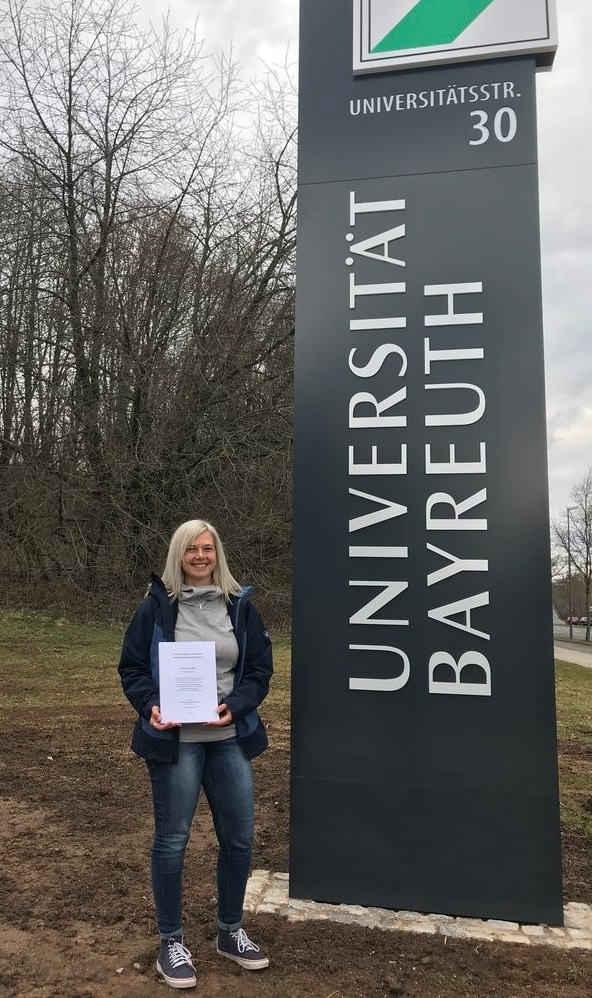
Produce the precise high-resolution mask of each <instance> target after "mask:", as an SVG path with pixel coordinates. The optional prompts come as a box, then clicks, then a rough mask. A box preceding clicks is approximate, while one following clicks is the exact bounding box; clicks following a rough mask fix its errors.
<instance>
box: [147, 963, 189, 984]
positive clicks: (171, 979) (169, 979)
mask: <svg viewBox="0 0 592 998" xmlns="http://www.w3.org/2000/svg"><path fill="white" fill-rule="evenodd" d="M156 969H157V971H158V973H159V974H160V975H161V976H162V977H164V979H165V981H166V983H167V984H168V986H169V988H194V987H195V985H196V984H197V977H195V976H194V977H186V978H184V980H181V981H180V980H178V979H177V978H175V977H167V975H166V974H165V972H164V970H163V969H162V967H161V966H160V960H157V961H156Z"/></svg>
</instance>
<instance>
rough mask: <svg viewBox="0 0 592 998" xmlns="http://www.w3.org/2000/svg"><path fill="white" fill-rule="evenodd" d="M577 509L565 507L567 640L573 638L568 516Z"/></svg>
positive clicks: (575, 507)
mask: <svg viewBox="0 0 592 998" xmlns="http://www.w3.org/2000/svg"><path fill="white" fill-rule="evenodd" d="M574 509H577V506H568V507H567V602H568V603H569V638H570V641H571V639H572V638H573V623H572V619H571V618H572V608H571V543H570V537H569V514H570V513H571V512H573V510H574Z"/></svg>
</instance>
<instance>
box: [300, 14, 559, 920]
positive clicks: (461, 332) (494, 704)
mask: <svg viewBox="0 0 592 998" xmlns="http://www.w3.org/2000/svg"><path fill="white" fill-rule="evenodd" d="M337 7H340V8H341V5H340V4H334V3H328V4H326V5H325V4H323V5H315V4H313V3H311V2H305V3H303V4H302V31H303V36H302V58H303V65H302V88H303V89H302V98H301V100H302V108H301V109H302V121H301V185H300V189H299V243H298V286H297V341H296V425H295V493H294V621H293V736H292V777H293V784H292V792H293V801H292V818H291V822H292V829H291V868H290V875H291V880H290V889H291V892H292V894H294V895H296V896H308V897H310V896H312V897H317V898H319V899H324V900H339V901H353V902H357V903H365V904H380V905H383V906H386V907H397V908H398V907H409V908H413V909H419V910H427V909H431V910H433V911H448V912H450V913H457V914H467V915H468V914H473V915H481V916H490V917H504V918H511V919H517V918H521V919H524V920H528V921H537V920H542V921H556V922H559V921H561V884H560V851H559V823H558V801H557V762H556V744H555V714H554V688H553V650H552V624H551V620H552V615H551V595H550V560H549V538H548V526H549V525H548V506H547V478H546V438H545V411H544V375H543V348H542V328H541V325H542V324H541V302H540V263H539V233H538V192H537V173H536V163H535V161H536V147H535V128H534V98H533V91H534V82H533V76H534V65H533V64H532V63H529V62H528V61H523V60H521V61H519V62H517V63H511V64H510V63H506V64H499V65H497V66H495V65H493V64H483V65H481V66H471V67H460V69H459V68H458V67H457V68H456V69H455V70H454V73H455V74H458V73H459V72H460V70H461V69H462V70H463V72H464V71H465V70H466V72H467V73H470V74H471V78H472V79H474V80H479V79H481V80H483V81H488V80H491V79H494V78H496V74H497V77H498V78H499V79H504V78H506V77H507V78H511V79H512V80H514V81H518V80H520V81H521V82H520V84H519V86H520V92H521V93H523V94H524V95H530V96H528V98H527V97H524V98H521V100H522V101H523V103H521V104H520V113H519V114H517V126H518V127H517V133H516V136H515V138H514V139H513V140H512V141H508V142H506V141H499V139H497V138H495V137H493V138H492V140H491V141H489V142H487V143H484V145H483V146H477V147H471V146H469V145H468V140H467V137H466V134H465V133H464V132H463V128H465V127H466V124H467V115H468V113H469V111H470V109H468V108H467V107H464V106H462V105H461V106H457V107H456V108H455V109H454V113H452V112H451V111H450V109H449V108H440V109H438V114H435V116H434V119H433V121H431V120H430V119H428V118H426V117H425V114H426V112H425V111H419V110H418V111H417V112H416V113H415V115H414V114H413V112H410V114H409V117H405V118H404V121H405V126H404V127H405V129H406V131H405V135H404V141H403V139H402V133H401V132H400V131H399V132H397V136H396V141H395V136H394V133H393V131H392V129H391V127H390V123H391V120H392V119H387V118H386V117H380V116H376V115H375V116H368V117H367V118H365V119H363V118H362V116H360V117H359V118H353V117H351V116H349V118H348V119H347V120H346V119H343V118H340V117H339V116H340V113H341V112H340V110H339V109H340V107H341V104H342V98H343V95H344V89H345V88H346V87H351V85H352V84H353V82H354V81H353V79H351V78H350V76H349V74H348V68H347V63H346V61H344V58H342V55H343V53H342V47H343V46H342V43H341V41H340V42H339V45H338V46H337V47H336V48H335V50H334V53H333V59H332V60H331V59H329V64H330V66H329V68H327V66H326V64H325V63H324V62H323V65H322V66H321V50H320V47H319V44H318V42H317V40H316V39H317V34H316V32H317V31H318V28H319V22H320V21H322V19H323V18H324V17H325V16H327V17H329V14H331V15H332V23H333V24H334V23H335V18H336V19H337V21H338V22H339V25H340V27H339V31H343V32H346V27H345V26H346V25H347V24H349V21H348V17H347V16H346V15H345V13H344V12H343V10H341V11H340V12H339V11H337ZM317 8H322V10H319V9H317ZM313 28H314V31H313ZM339 31H338V38H339V37H340V36H339ZM349 51H350V48H349V47H348V45H345V52H346V57H348V56H349ZM324 58H325V57H323V59H324ZM331 66H332V68H333V71H334V75H332V74H331V72H330V67H331ZM506 70H508V72H506ZM445 72H448V71H445V70H442V69H437V70H435V69H434V70H430V71H424V72H422V73H421V74H418V73H409V74H393V75H392V76H391V77H390V81H392V80H393V78H394V77H395V76H396V78H397V81H398V84H397V85H398V86H399V87H403V88H404V89H405V88H406V89H409V88H410V87H411V86H412V85H413V86H415V85H416V84H415V83H413V84H412V83H411V82H410V81H411V78H413V79H414V80H415V79H416V78H417V77H418V76H419V75H421V77H422V81H423V82H422V84H421V85H422V87H425V88H428V89H430V88H435V87H436V84H437V83H439V82H441V77H442V74H443V73H445ZM321 77H322V79H323V80H324V81H325V83H324V84H323V86H324V89H322V91H321V92H319V96H318V100H317V102H316V104H315V102H314V99H313V97H314V92H315V87H316V88H318V85H319V84H318V82H316V83H314V81H318V80H319V79H321ZM455 78H456V79H457V80H458V79H459V77H458V75H455ZM311 80H312V81H313V83H314V86H313V83H311ZM377 81H378V82H379V83H380V86H381V87H383V88H384V86H385V77H374V78H372V79H370V78H367V79H364V80H362V81H355V83H356V85H357V84H358V83H363V84H364V85H372V86H374V87H376V86H377ZM405 81H407V82H405ZM516 86H518V83H516ZM497 107H498V110H499V105H498V106H497ZM402 120H403V119H401V121H402ZM397 121H399V119H397ZM413 122H415V124H413ZM428 122H429V124H426V123H428ZM488 122H489V125H491V123H492V118H491V117H489V118H488ZM461 126H462V127H461ZM401 127H403V126H401ZM424 128H425V129H426V130H425V132H424V131H423V130H424ZM503 134H504V135H505V134H506V133H505V132H504V133H503ZM418 136H419V137H420V138H421V141H420V138H418ZM435 137H436V138H435ZM436 139H437V141H436ZM352 192H355V198H356V201H357V203H361V202H385V201H399V202H404V203H405V207H404V209H402V208H401V209H399V210H397V211H390V212H388V211H385V212H375V211H374V212H372V211H369V212H363V213H359V214H358V215H357V217H356V225H355V227H354V228H353V229H352V227H351V225H350V221H351V219H350V197H351V193H352ZM403 223H404V224H405V234H404V236H402V237H401V238H399V239H395V240H393V241H392V243H389V249H390V250H392V253H393V255H395V256H396V257H397V258H400V259H401V260H403V261H404V263H405V267H404V268H403V267H398V266H394V265H392V264H388V263H385V262H384V261H381V260H376V259H369V258H365V257H363V256H361V255H360V254H359V253H356V254H354V255H355V261H356V262H355V264H353V265H352V266H350V265H348V263H347V262H346V260H347V259H350V258H351V259H353V257H351V256H350V254H351V242H348V240H347V236H348V234H349V233H352V232H353V234H354V237H355V238H354V242H359V240H363V239H367V238H369V237H372V236H374V237H375V236H377V235H378V234H379V233H381V232H383V231H385V230H387V229H389V228H390V227H393V226H397V225H400V224H403ZM352 273H354V274H355V281H356V284H357V285H361V284H375V283H381V282H382V283H384V282H404V284H405V292H404V293H399V294H396V295H395V294H390V295H385V294H382V295H377V294H374V295H363V296H359V298H358V299H357V300H356V308H355V309H353V310H352V309H351V308H350V284H349V282H350V275H351V274H352ZM479 283H480V284H481V285H482V291H481V292H480V293H477V292H475V293H471V294H463V295H462V296H460V297H459V298H458V299H457V303H456V311H457V312H482V313H483V322H482V323H479V324H471V325H440V326H437V327H432V326H429V325H426V317H429V316H430V315H437V314H442V313H443V312H445V311H446V308H445V307H444V305H445V301H444V299H443V298H442V297H436V296H428V295H426V293H425V289H426V286H431V285H453V284H479ZM392 316H404V317H405V321H406V325H405V328H393V329H385V328H382V327H381V325H380V323H379V322H376V323H375V326H373V327H372V328H368V329H363V330H361V329H357V328H350V321H351V320H352V319H357V320H360V319H362V318H363V319H369V320H372V321H374V320H380V319H383V320H384V319H386V318H388V317H392ZM427 321H428V322H429V319H428V320H427ZM426 337H429V338H430V342H431V344H432V348H439V349H446V350H454V349H470V348H472V349H482V350H483V357H482V358H480V359H476V358H472V359H465V360H462V361H459V360H446V361H438V362H437V363H435V364H434V365H433V367H432V372H431V373H430V374H426V371H425V358H424V341H425V339H426ZM384 344H393V345H396V346H397V347H400V348H401V349H402V350H403V351H404V353H405V356H406V360H407V371H406V374H405V376H404V377H399V376H398V375H399V370H400V363H398V362H397V361H396V360H395V358H394V357H393V356H390V357H388V358H386V359H385V360H384V362H383V363H382V364H381V365H380V368H379V369H378V370H377V371H376V372H375V373H374V374H373V375H372V376H371V377H367V378H364V379H361V378H360V377H359V376H356V375H355V374H354V373H352V371H351V369H350V367H349V364H348V358H349V356H350V351H351V350H352V349H353V348H356V350H357V353H356V355H355V356H356V364H357V366H358V368H360V367H361V366H363V365H365V364H367V363H368V361H369V359H370V358H371V357H372V356H373V355H374V356H376V353H375V351H376V350H377V349H378V348H379V347H380V346H381V345H384ZM436 383H439V384H469V385H474V386H476V389H478V390H479V391H481V392H483V395H484V398H485V411H484V413H483V415H482V416H481V418H480V419H479V420H478V421H477V422H475V423H473V424H469V425H458V426H427V425H426V417H427V416H428V415H436V414H444V415H445V414H450V413H461V412H464V411H468V409H470V408H471V407H472V403H470V402H469V401H468V399H469V398H473V399H474V398H475V397H476V392H472V393H471V392H468V390H467V389H461V388H453V389H439V390H437V391H436V390H434V389H432V388H430V387H429V386H430V385H432V384H436ZM403 386H404V387H405V388H406V392H407V395H406V398H405V400H404V401H402V402H401V403H400V405H399V406H397V407H395V408H394V409H393V410H392V412H393V413H395V412H397V413H403V414H404V415H405V416H406V426H404V427H397V428H394V427H393V428H388V429H387V428H384V427H381V428H372V429H370V428H352V429H350V428H349V425H348V411H349V405H350V399H351V398H352V396H353V395H354V394H356V393H359V392H361V391H368V392H370V393H372V394H374V396H375V398H376V399H378V400H382V399H385V398H387V397H388V396H389V395H391V394H392V393H393V392H395V391H397V390H399V389H400V388H402V387H403ZM368 411H369V410H368ZM389 411H390V410H389ZM481 443H484V444H485V446H486V454H487V462H486V464H487V467H486V472H485V473H484V474H454V475H453V474H441V475H427V474H426V467H425V447H426V445H427V444H430V445H431V446H432V448H433V452H434V454H435V455H437V457H438V459H439V460H445V458H446V455H447V454H448V448H449V445H450V444H455V445H456V447H457V449H458V459H459V460H460V459H463V460H466V461H468V460H474V459H475V458H476V456H477V454H478V451H479V447H480V444H481ZM403 444H404V445H405V446H406V447H407V453H408V467H407V473H406V474H405V475H392V474H390V475H387V474H379V475H358V476H352V475H350V474H349V469H348V448H349V447H350V446H353V447H354V449H355V453H356V456H357V457H356V459H357V460H358V461H361V460H362V456H363V455H368V457H367V458H366V460H369V459H370V458H369V455H370V453H371V448H372V447H373V446H377V447H378V453H379V455H380V461H381V462H385V461H387V460H388V459H389V458H390V459H391V460H393V461H394V460H396V457H397V455H398V454H400V451H401V446H402V445H403ZM352 489H354V490H355V491H357V492H363V493H365V494H366V495H373V496H376V497H380V498H381V499H383V500H384V501H385V502H388V501H391V502H398V503H400V504H402V505H403V506H405V507H406V508H407V512H406V513H405V514H404V515H402V516H400V517H397V518H392V519H389V520H386V521H384V522H382V523H377V524H374V525H372V526H369V527H366V528H364V529H362V530H360V531H358V532H354V533H350V532H349V530H348V523H349V520H350V519H351V518H354V517H360V516H362V515H364V514H367V513H369V512H372V511H374V510H376V509H377V508H378V506H377V505H376V504H373V503H371V502H369V501H368V500H367V499H363V498H360V497H358V496H354V495H352V494H350V490H352ZM482 489H486V490H487V501H486V502H485V503H483V504H481V505H479V506H477V507H475V509H473V510H472V511H471V512H470V513H469V514H468V515H469V516H470V517H486V518H487V528H488V529H487V530H486V531H469V530H462V531H443V530H432V531H428V530H427V529H426V503H427V502H428V500H429V497H430V496H431V495H432V494H434V493H436V492H443V493H448V494H452V495H453V496H454V497H455V499H456V501H461V500H463V499H466V498H467V497H469V496H471V495H474V494H476V493H477V492H478V491H479V490H482ZM428 544H431V545H432V546H433V547H436V548H438V549H440V550H441V551H446V552H448V553H449V554H450V557H451V558H452V557H456V558H463V559H478V560H481V561H484V560H486V561H487V572H486V573H480V572H469V571H464V572H461V573H458V574H455V575H452V576H451V577H450V578H447V579H444V580H443V581H440V582H438V583H436V584H434V585H432V586H428V585H427V577H428V575H429V574H430V573H434V572H435V571H437V570H438V569H441V568H442V567H443V566H444V565H445V564H446V563H447V562H446V560H445V559H444V558H443V557H442V556H440V555H438V554H436V553H434V552H433V551H430V550H429V549H428ZM350 545H373V546H385V547H386V546H405V547H407V548H408V558H406V559H394V558H387V557H380V558H379V557H376V556H372V557H363V558H360V557H349V547H350ZM373 580H382V581H383V582H384V581H385V580H386V581H391V582H394V581H397V580H402V581H405V582H406V583H408V587H407V589H406V590H405V591H404V592H403V593H402V594H401V595H399V596H397V597H396V598H394V599H393V600H392V601H389V602H388V603H387V605H386V606H384V607H383V608H382V609H381V610H379V611H377V613H376V614H375V615H374V619H373V622H372V623H370V624H352V623H350V622H349V618H350V617H351V616H352V615H353V614H355V613H356V612H357V611H359V610H360V608H361V607H362V606H363V605H364V604H366V603H367V602H368V601H369V600H370V599H371V598H373V597H374V596H376V595H377V594H378V593H379V592H380V587H378V588H377V587H374V588H372V587H371V586H352V585H350V582H351V581H358V582H360V581H366V582H372V581H373ZM485 590H486V591H487V592H488V593H489V603H488V605H487V606H485V607H481V608H479V609H475V610H474V611H473V613H472V618H471V623H472V626H473V628H474V629H476V630H477V629H478V630H482V631H483V632H486V633H487V634H488V635H489V636H490V639H489V640H485V639H482V638H479V637H474V636H471V635H468V634H467V633H466V631H462V630H459V629H457V628H454V627H452V626H450V625H447V624H445V623H443V622H442V621H440V620H436V619H433V618H431V617H430V616H429V613H430V611H433V610H434V609H435V608H437V607H442V606H444V605H447V604H449V603H453V602H455V601H457V600H462V599H466V598H470V597H472V596H474V595H475V594H478V593H480V592H482V591H485ZM381 617H382V618H387V619H390V618H401V619H405V620H408V624H406V625H397V626H395V625H387V626H385V625H383V624H380V623H376V619H377V618H378V619H380V618H381ZM457 619H458V618H457ZM355 644H359V645H362V644H365V645H369V646H374V647H376V646H379V645H380V646H382V645H388V646H396V647H398V648H400V649H401V650H402V651H403V652H404V653H405V654H406V655H407V656H408V659H409V665H410V671H409V679H408V682H407V683H406V684H405V685H404V686H403V688H402V689H400V690H398V691H395V692H388V693H386V692H377V691H368V690H352V689H350V685H349V684H350V679H351V678H352V677H374V678H376V677H378V678H387V677H389V676H392V675H393V672H394V671H396V672H398V671H400V666H399V665H397V666H396V669H395V670H393V664H392V663H393V656H392V654H390V653H386V652H371V653H361V652H359V651H352V650H350V645H355ZM475 650H476V651H478V652H479V653H481V654H484V655H486V657H487V660H488V663H489V665H490V668H491V682H492V688H491V696H453V695H438V694H435V693H430V692H429V662H430V657H431V656H432V655H434V654H435V653H436V652H441V651H445V652H446V653H447V654H449V655H451V656H453V657H454V658H455V659H458V658H459V656H461V655H462V654H464V653H465V652H467V651H475ZM474 672H475V675H474V679H475V681H478V680H479V678H482V677H481V676H480V675H479V669H476V670H474ZM468 675H469V673H465V678H466V676H468ZM370 813H371V817H369V815H370ZM469 839H470V843H472V845H471V848H470V849H469V853H468V854H467V855H469V854H470V856H469V860H468V861H467V863H466V866H465V867H463V864H462V856H463V852H466V850H467V841H468V840H469ZM529 842H530V843H531V847H530V849H529V848H528V847H527V844H528V843H529ZM356 856H357V857H359V858H358V860H356V862H354V858H355V857H356ZM364 857H366V858H364ZM459 867H460V869H459ZM387 869H388V870H390V871H391V872H392V875H390V876H388V877H387V876H385V874H384V871H385V870H387ZM414 871H416V872H415V874H414ZM417 871H421V876H420V875H419V873H418V872H417Z"/></svg>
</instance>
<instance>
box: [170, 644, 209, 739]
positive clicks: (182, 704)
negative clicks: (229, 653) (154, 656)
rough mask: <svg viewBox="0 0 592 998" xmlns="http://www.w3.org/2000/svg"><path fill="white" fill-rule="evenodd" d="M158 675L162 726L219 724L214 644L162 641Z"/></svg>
mask: <svg viewBox="0 0 592 998" xmlns="http://www.w3.org/2000/svg"><path fill="white" fill-rule="evenodd" d="M158 671H159V681H160V716H161V719H162V721H163V723H164V722H166V721H180V722H181V723H185V724H191V723H195V722H199V721H202V722H203V721H217V720H218V714H217V713H216V707H217V706H218V690H217V685H216V643H215V642H214V641H161V642H160V643H159V645H158Z"/></svg>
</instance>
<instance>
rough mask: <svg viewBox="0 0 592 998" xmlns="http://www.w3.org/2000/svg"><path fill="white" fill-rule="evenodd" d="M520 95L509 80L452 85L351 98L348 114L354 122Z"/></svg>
mask: <svg viewBox="0 0 592 998" xmlns="http://www.w3.org/2000/svg"><path fill="white" fill-rule="evenodd" d="M521 97H522V94H521V93H520V91H519V90H518V89H517V87H516V84H515V83H514V82H513V81H512V80H503V81H502V80H496V81H495V82H493V83H481V84H479V85H476V86H458V85H455V84H451V85H450V86H449V87H442V88H441V89H439V90H419V91H416V90H404V91H401V92H399V93H396V94H377V95H376V96H374V97H358V98H352V99H351V100H350V102H349V113H350V115H352V116H353V117H354V118H355V117H358V115H366V114H397V113H400V112H402V111H423V110H426V109H429V108H434V107H444V108H446V107H458V106H459V105H462V104H483V103H489V102H490V101H504V102H506V103H507V102H508V101H514V100H519V99H520V98H521Z"/></svg>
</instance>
